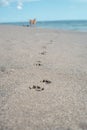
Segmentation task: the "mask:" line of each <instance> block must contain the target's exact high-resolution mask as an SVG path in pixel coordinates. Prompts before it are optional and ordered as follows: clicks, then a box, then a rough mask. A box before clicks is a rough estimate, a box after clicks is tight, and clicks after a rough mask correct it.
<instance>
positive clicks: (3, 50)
mask: <svg viewBox="0 0 87 130" xmlns="http://www.w3.org/2000/svg"><path fill="white" fill-rule="evenodd" d="M0 130H87V33H86V32H72V31H57V30H48V29H39V28H30V27H17V26H5V25H1V26H0Z"/></svg>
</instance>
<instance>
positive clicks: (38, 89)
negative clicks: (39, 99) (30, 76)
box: [29, 85, 44, 91]
mask: <svg viewBox="0 0 87 130" xmlns="http://www.w3.org/2000/svg"><path fill="white" fill-rule="evenodd" d="M29 89H35V90H36V91H43V90H44V88H41V87H40V86H38V85H37V86H36V85H33V87H29Z"/></svg>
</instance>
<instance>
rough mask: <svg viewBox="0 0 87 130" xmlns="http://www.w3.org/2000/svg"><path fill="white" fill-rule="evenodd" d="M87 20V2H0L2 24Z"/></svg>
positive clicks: (8, 0)
mask: <svg viewBox="0 0 87 130" xmlns="http://www.w3.org/2000/svg"><path fill="white" fill-rule="evenodd" d="M33 18H36V19H37V20H38V21H52V20H87V0H0V23H2V22H21V21H22V22H24V21H28V20H29V19H33Z"/></svg>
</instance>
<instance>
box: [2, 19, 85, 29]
mask: <svg viewBox="0 0 87 130" xmlns="http://www.w3.org/2000/svg"><path fill="white" fill-rule="evenodd" d="M3 24H11V25H18V26H23V25H25V26H26V25H29V23H28V22H13V23H3ZM36 26H37V27H41V28H50V29H59V30H79V31H87V20H79V21H76V20H73V21H72V20H68V21H43V22H37V24H36Z"/></svg>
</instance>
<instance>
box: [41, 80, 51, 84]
mask: <svg viewBox="0 0 87 130" xmlns="http://www.w3.org/2000/svg"><path fill="white" fill-rule="evenodd" d="M42 82H43V83H46V84H50V83H51V81H50V80H43V81H42Z"/></svg>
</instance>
